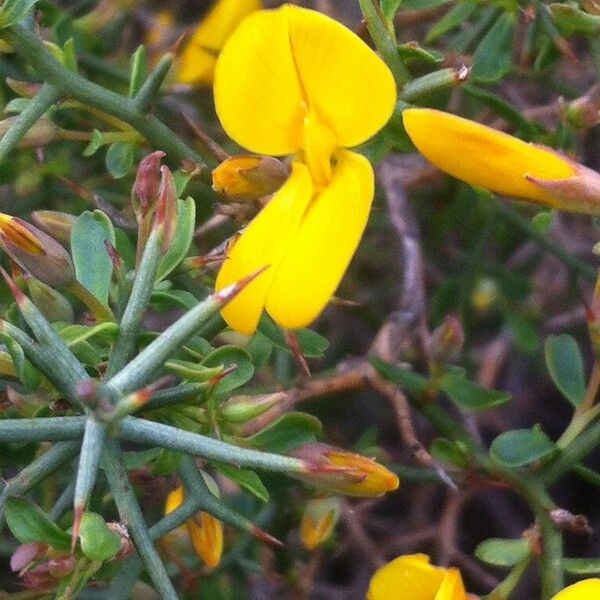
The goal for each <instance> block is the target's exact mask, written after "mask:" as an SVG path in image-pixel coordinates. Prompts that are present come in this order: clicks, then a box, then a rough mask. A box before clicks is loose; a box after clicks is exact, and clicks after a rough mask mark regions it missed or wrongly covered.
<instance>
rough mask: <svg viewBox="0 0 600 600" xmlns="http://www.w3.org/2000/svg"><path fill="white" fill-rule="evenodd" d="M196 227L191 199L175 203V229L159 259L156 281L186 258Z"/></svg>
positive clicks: (194, 205) (194, 207) (194, 208)
mask: <svg viewBox="0 0 600 600" xmlns="http://www.w3.org/2000/svg"><path fill="white" fill-rule="evenodd" d="M195 227H196V203H195V202H194V200H193V198H189V197H188V198H186V199H185V200H178V201H177V228H176V229H175V234H174V235H173V242H172V244H171V247H170V248H169V249H168V250H167V252H166V254H165V255H164V256H163V257H162V258H161V260H160V263H159V264H158V271H157V273H156V281H161V280H162V279H164V278H165V277H166V276H167V275H168V274H169V273H171V271H173V269H175V268H176V267H177V265H178V264H179V263H180V262H181V261H182V260H183V259H184V258H185V257H186V255H187V253H188V250H189V249H190V245H191V243H192V240H193V239H194V229H195Z"/></svg>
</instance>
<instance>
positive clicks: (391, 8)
mask: <svg viewBox="0 0 600 600" xmlns="http://www.w3.org/2000/svg"><path fill="white" fill-rule="evenodd" d="M402 2H403V0H381V1H380V3H379V4H380V6H381V12H382V13H383V16H384V17H385V18H386V19H387V20H388V21H391V20H392V19H393V18H394V15H395V14H396V11H397V10H398V9H399V8H400V5H401V4H402Z"/></svg>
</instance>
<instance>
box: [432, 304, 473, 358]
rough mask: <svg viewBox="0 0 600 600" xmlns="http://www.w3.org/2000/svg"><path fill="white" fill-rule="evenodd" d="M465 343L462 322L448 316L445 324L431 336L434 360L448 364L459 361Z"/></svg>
mask: <svg viewBox="0 0 600 600" xmlns="http://www.w3.org/2000/svg"><path fill="white" fill-rule="evenodd" d="M464 342H465V332H464V331H463V328H462V324H461V322H460V320H459V319H458V318H457V317H456V316H454V315H447V316H446V317H445V318H444V322H443V323H442V324H441V325H440V326H439V327H438V328H437V329H436V330H435V331H434V332H433V333H432V335H431V349H432V352H433V354H434V358H435V359H436V360H438V361H441V362H444V363H448V362H454V361H455V360H457V359H458V357H459V355H460V352H461V350H462V347H463V344H464Z"/></svg>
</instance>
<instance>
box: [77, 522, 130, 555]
mask: <svg viewBox="0 0 600 600" xmlns="http://www.w3.org/2000/svg"><path fill="white" fill-rule="evenodd" d="M79 543H80V544H81V551H82V552H83V553H84V554H85V555H86V556H87V557H88V558H89V559H90V560H99V561H104V560H108V559H109V558H113V557H114V556H116V555H117V554H118V553H119V551H120V550H121V538H120V537H119V536H118V535H117V534H116V533H115V532H114V531H111V530H110V529H109V528H108V526H107V525H106V523H105V522H104V519H103V518H102V517H101V516H100V515H99V514H97V513H93V512H84V513H83V516H82V517H81V528H80V530H79Z"/></svg>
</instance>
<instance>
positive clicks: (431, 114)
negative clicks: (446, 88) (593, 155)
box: [402, 108, 600, 214]
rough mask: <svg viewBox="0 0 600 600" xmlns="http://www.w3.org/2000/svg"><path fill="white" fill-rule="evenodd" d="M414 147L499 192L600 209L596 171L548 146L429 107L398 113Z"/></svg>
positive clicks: (556, 205)
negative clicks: (526, 140) (532, 142)
mask: <svg viewBox="0 0 600 600" xmlns="http://www.w3.org/2000/svg"><path fill="white" fill-rule="evenodd" d="M402 117H403V120H404V126H405V128H406V131H407V133H408V135H409V136H410V138H411V140H412V141H413V143H414V144H415V146H416V147H417V149H418V150H419V151H420V152H421V153H422V154H423V156H425V158H427V159H428V160H429V161H430V162H432V163H433V164H434V165H436V166H437V167H439V168H440V169H441V170H442V171H444V172H445V173H448V174H449V175H452V176H453V177H456V178H457V179H461V180H463V181H466V182H467V183H470V184H471V185H475V186H478V187H482V188H486V189H488V190H491V191H492V192H496V193H498V194H500V195H502V196H509V197H515V198H522V199H525V200H531V201H532V202H536V203H538V204H543V205H546V206H550V207H553V208H558V209H561V210H566V211H571V212H581V213H586V214H600V174H598V173H596V172H595V171H592V170H591V169H588V168H587V167H584V166H583V165H580V164H579V163H577V162H575V161H573V160H571V159H570V158H568V157H566V156H564V155H562V154H560V153H559V152H557V151H555V150H553V149H552V148H547V147H545V146H540V145H536V144H528V143H527V142H524V141H523V140H520V139H518V138H515V137H513V136H511V135H508V134H506V133H503V132H501V131H497V130H495V129H492V128H491V127H486V126H485V125H481V124H480V123H475V122H474V121H469V120H468V119H463V118H462V117H457V116H455V115H451V114H449V113H445V112H442V111H439V110H433V109H428V108H410V109H407V110H405V111H404V112H403V113H402Z"/></svg>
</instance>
